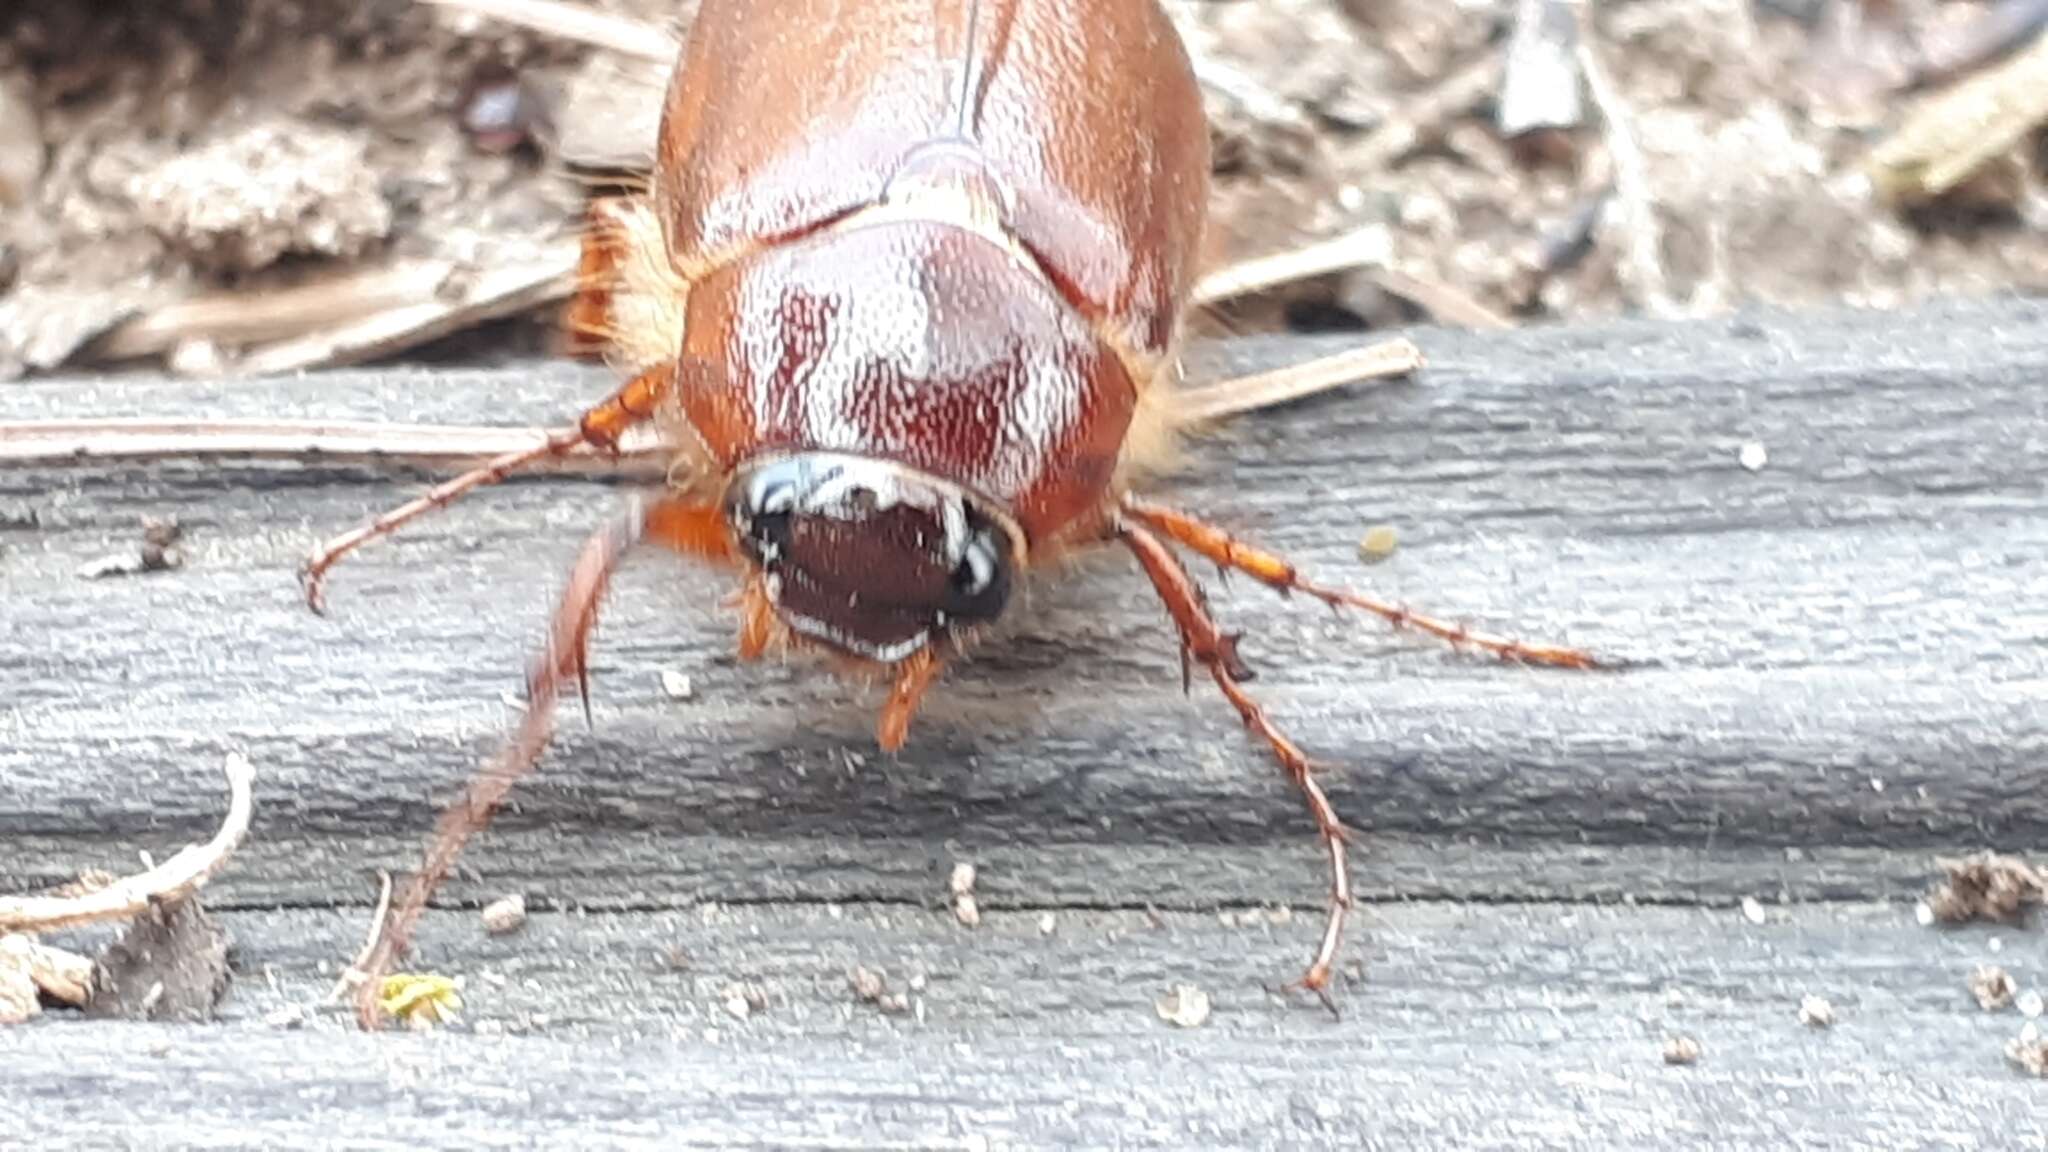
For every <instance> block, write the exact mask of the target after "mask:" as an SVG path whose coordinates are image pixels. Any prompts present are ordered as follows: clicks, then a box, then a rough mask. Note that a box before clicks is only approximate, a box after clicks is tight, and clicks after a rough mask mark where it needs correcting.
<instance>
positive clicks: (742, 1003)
mask: <svg viewBox="0 0 2048 1152" xmlns="http://www.w3.org/2000/svg"><path fill="white" fill-rule="evenodd" d="M725 1011H726V1015H728V1016H731V1017H732V1018H733V1019H735V1020H745V1019H746V1018H747V1017H749V1016H751V1015H753V1014H754V1006H753V1005H751V1004H749V1003H747V998H746V997H745V996H742V995H740V994H739V993H737V992H734V993H730V994H729V995H727V996H726V998H725Z"/></svg>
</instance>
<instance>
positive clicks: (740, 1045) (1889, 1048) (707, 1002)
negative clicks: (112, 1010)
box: [0, 903, 2048, 1149]
mask: <svg viewBox="0 0 2048 1152" xmlns="http://www.w3.org/2000/svg"><path fill="white" fill-rule="evenodd" d="M835 913H836V914H835ZM225 919H226V922H227V924H228V927H229V930H230V931H231V932H232V933H233V934H234V935H235V937H236V938H237V939H238V940H240V941H242V945H241V948H242V953H241V956H240V966H241V969H242V976H241V980H240V984H239V985H238V987H237V989H236V991H235V992H234V994H233V998H232V1000H231V1004H232V1015H231V1019H230V1021H229V1022H227V1023H225V1024H223V1025H221V1026H218V1027H212V1028H200V1027H187V1028H166V1027H158V1026H152V1025H126V1026H118V1027H110V1026H105V1025H87V1024H81V1023H78V1022H75V1021H47V1022H45V1023H42V1024H38V1025H36V1026H33V1027H29V1028H23V1029H15V1030H10V1031H4V1032H0V1058H4V1059H5V1061H6V1068H7V1070H8V1077H7V1080H6V1083H5V1085H4V1087H0V1107H15V1108H18V1110H19V1114H20V1115H21V1116H23V1117H24V1118H25V1119H26V1121H27V1123H26V1126H25V1131H23V1130H21V1129H17V1132H20V1133H21V1134H22V1135H23V1137H24V1138H25V1139H26V1140H27V1141H28V1143H29V1144H30V1145H31V1146H37V1144H38V1142H40V1146H45V1147H79V1146H100V1145H102V1144H106V1145H113V1146H125V1147H163V1148H170V1147H267V1148H275V1147H335V1146H346V1147H358V1148H369V1147H376V1148H418V1147H423V1146H425V1147H442V1148H504V1147H535V1146H541V1147H548V1148H600V1147H601V1148H621V1147H624V1148H636V1147H648V1148H675V1147H707V1148H710V1147H716V1148H730V1147H747V1148H792V1147H801V1148H815V1147H830V1148H842V1147H887V1148H906V1147H925V1148H955V1149H966V1148H1018V1147H1038V1148H1055V1147H1110V1146H1117V1147H1142V1148H1190V1147H1204V1148H1328V1147H1375V1148H1389V1149H1392V1148H1416V1147H1456V1148H1461V1149H1462V1148H1492V1149H1526V1148H1532V1147H1541V1148H1572V1149H1583V1148H1615V1149H1639V1148H1672V1147H1720V1148H1794V1147H1804V1148H1822V1147H1835V1148H1862V1149H1868V1148H1914V1149H1918V1148H1927V1147H1946V1148H1981V1149H2016V1148H2039V1147H2042V1146H2043V1142H2044V1140H2048V1122H2044V1120H2043V1118H2042V1114H2041V1108H2040V1104H2039V1102H2040V1096H2041V1093H2042V1091H2043V1085H2042V1084H2041V1083H2040V1082H2038V1081H2034V1080H2029V1079H2025V1078H2022V1077H2020V1076H2018V1075H2016V1074H2014V1073H2012V1072H2011V1071H2009V1070H2008V1069H2007V1068H2006V1067H2005V1066H2004V1063H2003V1057H2002V1055H2001V1050H2002V1048H2003V1046H2004V1044H2005V1043H2006V1041H2007V1040H2009V1039H2010V1038H2011V1037H2012V1036H2013V1035H2014V1034H2015V1033H2016V1032H2017V1031H2018V1030H2019V1028H2020V1025H2021V1020H2020V1017H2019V1015H2018V1013H2017V1012H2015V1011H2014V1010H2012V1009H2011V1008H2007V1009H2005V1010H2004V1011H2002V1012H1998V1013H1987V1012H1984V1011H1982V1010H1981V1009H1979V1008H1978V1007H1977V1005H1976V1003H1975V1002H1974V1001H1972V1000H1971V998H1970V995H1969V993H1968V991H1967V990H1966V989H1965V987H1964V981H1965V978H1966V977H1967V975H1968V973H1969V972H1970V970H1971V968H1972V967H1973V966H1974V965H1975V964H1977V963H1981V962H1983V961H1985V960H1987V959H1991V960H2004V961H2006V962H2007V963H2009V964H2011V965H2012V967H2013V970H2014V972H2015V974H2016V975H2018V976H2019V977H2021V978H2023V979H2027V980H2030V981H2034V980H2038V979H2040V974H2041V973H2042V971H2043V966H2042V964H2041V963H2040V959H2041V958H2040V955H2039V950H2038V949H2034V950H2033V951H2032V953H2031V959H2028V960H2026V961H2025V962H2024V963H2022V962H2019V961H2018V960H2017V958H2016V956H2015V955H2014V954H2015V953H2017V952H2019V951H2021V949H2022V948H2023V947H2027V946H2026V945H2024V944H2023V938H2022V937H2021V936H2019V935H2017V934H2015V933H2013V932H2010V931H2006V932H1993V931H1990V930H1988V929H1969V930H1963V931H1956V932H1930V931H1927V930H1924V929H1921V928H1920V927H1918V926H1917V925H1916V924H1914V922H1913V917H1912V915H1911V912H1910V910H1908V909H1904V908H1900V907H1883V906H1870V905H1841V904H1828V905H1806V906H1801V907H1796V908H1792V909H1788V910H1784V911H1777V910H1774V911H1773V913H1772V915H1771V917H1770V918H1769V919H1768V920H1767V921H1766V922H1765V923H1764V924H1762V925H1752V924H1750V923H1749V922H1747V921H1746V920H1744V919H1743V917H1742V916H1741V914H1740V913H1738V912H1734V911H1703V910H1699V909H1678V908H1636V909H1624V908H1588V907H1584V906H1563V905H1512V906H1489V905H1472V906H1452V905H1448V904H1436V903H1421V904H1400V905H1391V906H1383V907H1378V908H1375V909H1373V910H1372V911H1371V912H1370V913H1369V914H1368V915H1367V917H1366V920H1367V922H1368V923H1369V924H1370V926H1371V928H1372V937H1371V939H1372V941H1373V943H1372V945H1371V948H1370V951H1371V954H1372V955H1371V968H1370V974H1369V978H1368V980H1367V982H1365V983H1363V984H1359V985H1358V986H1356V987H1355V988H1354V989H1353V991H1352V993H1351V995H1350V996H1349V1005H1350V1010H1349V1012H1348V1014H1347V1015H1346V1017H1345V1018H1344V1020H1343V1021H1342V1022H1338V1023H1333V1022H1332V1021H1331V1020H1330V1018H1329V1017H1328V1016H1327V1015H1325V1014H1324V1013H1323V1012H1322V1011H1321V1010H1320V1009H1318V1008H1309V1007H1304V1006H1301V1005H1299V1004H1295V1005H1293V1006H1291V1007H1290V1006H1288V1005H1286V1004H1283V1003H1282V1002H1281V1001H1279V1000H1278V999H1277V998H1274V997H1272V996H1269V995H1267V994H1265V993H1263V992H1261V991H1260V990H1259V986H1260V984H1262V983H1263V982H1265V981H1266V980H1267V979H1268V978H1269V977H1270V976H1271V975H1272V973H1271V967H1272V964H1273V962H1274V958H1275V956H1276V955H1279V954H1285V953H1287V952H1288V951H1289V948H1290V947H1291V946H1292V945H1294V944H1295V943H1296V942H1297V941H1296V937H1298V936H1299V935H1300V934H1301V933H1302V931H1303V930H1304V929H1305V928H1306V927H1308V926H1309V925H1308V923H1307V918H1306V917H1303V916H1300V915H1296V916H1295V917H1294V918H1293V920H1292V921H1291V922H1290V923H1285V924H1278V925H1276V924H1273V923H1271V922H1270V920H1269V919H1268V917H1266V916H1264V915H1260V914H1247V915H1245V916H1243V917H1241V918H1235V919H1234V921H1233V922H1232V923H1230V924H1225V923H1223V922H1221V921H1219V919H1218V918H1217V917H1215V916H1209V915H1200V914H1195V913H1168V914H1164V915H1163V916H1161V917H1160V918H1159V919H1158V921H1157V922H1156V923H1155V922H1154V921H1151V920H1149V919H1148V918H1147V917H1146V916H1145V915H1144V914H1143V913H1139V912H1113V913H1102V912H1072V911H1066V912H1061V913H1059V914H1058V916H1057V918H1056V920H1055V923H1054V927H1053V931H1052V932H1051V933H1050V934H1046V933H1043V932H1041V930H1040V925H1039V922H1038V917H1037V916H1036V915H1035V914H1029V913H1026V914H1003V913H997V914H994V915H991V916H989V917H988V918H986V919H985V920H984V921H983V922H982V925H981V927H980V928H979V929H977V930H975V931H972V932H970V931H968V930H966V929H964V928H961V927H960V926H959V925H957V924H955V923H954V922H953V920H952V918H951V917H950V916H948V915H946V914H943V913H928V912H924V911H921V910H906V909H902V908H882V907H876V906H872V905H868V906H863V905H847V906H845V907H843V908H837V909H836V910H835V909H832V908H826V907H820V906H812V907H806V908H790V907H787V906H774V907H751V908H725V909H722V910H719V911H718V912H716V913H713V914H709V915H707V914H704V913H703V912H701V911H698V910H689V911H677V912H661V913H649V914H632V915H608V914H605V915H595V916H588V917H580V916H542V917H536V918H535V919H534V920H533V921H532V922H530V923H529V925H528V928H527V930H526V931H525V932H524V933H522V934H521V935H519V936H514V937H507V938H496V939H494V938H490V937H487V936H485V935H484V934H483V932H482V930H481V928H480V927H479V925H478V923H477V920H476V918H475V916H474V915H473V914H472V915H463V916H458V915H456V914H453V913H449V914H440V915H437V916H435V917H433V918H431V919H430V921H429V926H428V931H427V933H426V934H425V940H424V946H425V947H426V948H427V949H429V950H430V951H431V952H432V953H434V954H436V955H438V956H441V957H444V958H456V957H459V963H460V965H461V966H462V969H463V971H464V973H465V975H466V976H467V977H468V982H469V995H468V1001H469V1003H468V1013H469V1018H468V1019H467V1020H466V1021H465V1027H466V1028H470V1029H476V1028H481V1029H483V1032H484V1034H483V1035H478V1034H476V1033H474V1032H466V1033H462V1034H443V1035H438V1036H431V1037H410V1036H405V1035H403V1034H400V1035H385V1036H379V1037H366V1036H363V1035H361V1034H359V1033H355V1032H353V1031H351V1030H350V1026H349V1025H348V1024H347V1022H346V1021H345V1019H344V1018H343V1017H342V1015H341V1014H340V1013H339V1012H318V1011H316V1012H315V1013H313V1014H312V1015H311V1016H310V1017H309V1018H306V1019H305V1020H304V1021H303V1022H302V1023H301V1024H299V1025H297V1026H296V1028H294V1029H292V1030H286V1029H285V1028H283V1027H281V1026H279V1025H277V1024H275V1023H268V1024H267V1023H265V1022H264V1017H266V1016H270V1015H272V1014H273V1013H278V1012H280V1010H286V1011H288V1010H290V1009H291V1008H293V1007H295V1006H302V1005H306V1004H309V1003H317V1002H318V1001H319V1000H320V999H321V998H323V997H324V995H325V994H326V991H327V988H328V986H329V984H331V983H332V979H333V978H332V976H331V974H329V973H331V972H332V971H333V969H334V968H335V967H336V966H337V965H339V964H340V963H342V962H343V960H342V959H341V957H343V956H345V955H346V954H347V953H348V952H349V951H350V950H351V948H352V947H353V943H352V941H353V938H354V937H355V936H356V935H357V934H358V932H359V931H360V929H361V927H362V917H361V915H360V913H357V914H353V915H347V914H343V913H340V912H335V911H302V910H292V911H282V912H245V913H235V914H230V915H229V916H227V917H226V918H225ZM1994 937H1996V938H2001V939H2002V940H2003V941H2004V948H2003V950H2002V951H1999V952H1994V951H1992V950H1991V941H1992V939H1993V938H1994ZM676 946H680V947H683V948H686V949H687V961H686V965H687V966H685V967H681V968H678V967H677V966H676V963H675V961H673V960H672V959H670V957H669V956H668V955H667V953H666V950H667V949H668V948H671V947H676ZM857 965H858V966H865V967H868V968H870V969H876V970H880V971H882V972H883V973H884V974H885V977H886V979H887V981H888V983H889V986H890V987H891V988H892V989H893V990H895V991H897V992H901V993H904V994H906V997H907V1000H908V1002H909V1007H910V1010H909V1011H908V1012H905V1013H903V1014H900V1015H890V1014H884V1013H883V1012H882V1011H880V1010H879V1009H877V1008H876V1007H874V1006H873V1005H870V1004H867V1003H863V1002H861V1001H859V1000H858V999H857V998H856V997H855V996H854V994H853V992H852V990H851V988H850V986H849V981H848V977H847V974H848V972H849V970H851V969H852V968H853V967H855V966H857ZM323 967H324V969H325V971H324V972H323V970H322V969H323ZM913 980H918V981H919V983H920V984H921V986H917V987H914V986H913V983H912V982H913ZM1180 981H1191V982H1194V983H1196V984H1198V985H1199V986H1201V987H1202V988H1204V989H1206V990H1208V991H1209V993H1210V994H1211V995H1212V996H1213V997H1214V1003H1213V1007H1212V1013H1211V1016H1210V1018H1209V1020H1208V1021H1207V1023H1205V1024H1204V1025H1202V1026H1201V1027H1199V1028H1196V1029H1190V1030H1183V1029H1179V1028H1175V1027H1172V1026H1170V1025H1168V1024H1166V1023H1164V1022H1163V1021H1161V1020H1160V1019H1159V1017H1158V1015H1157V1013H1156V1011H1155V1010H1154V1007H1153V1000H1154V999H1155V998H1156V997H1157V996H1159V995H1160V994H1161V993H1162V992H1163V991H1165V990H1166V989H1167V988H1168V987H1169V986H1171V985H1172V984H1173V983H1176V982H1180ZM743 983H752V984H754V985H755V986H756V987H757V988H758V990H759V994H760V999H761V1001H762V1004H763V1006H762V1007H761V1008H759V1009H752V1010H749V1011H748V1013H747V1015H746V1017H745V1018H744V1019H740V1018H737V1017H735V1016H734V1015H733V1014H732V1013H731V1012H730V1011H728V1010H727V1009H726V1007H725V1006H724V1002H725V1000H726V999H727V998H728V997H729V996H730V995H731V994H732V991H733V987H734V985H736V984H743ZM1805 995H1821V996H1825V997H1826V998H1827V999H1828V1000H1829V1003H1830V1005H1831V1006H1832V1007H1833V1009H1834V1012H1835V1024H1834V1025H1833V1027H1831V1028H1828V1029H1825V1030H1821V1029H1815V1028H1812V1027H1809V1026H1807V1025H1806V1024H1803V1023H1801V1022H1800V1020H1799V1016H1798V1009H1799V1002H1800V999H1801V997H1802V996H1805ZM1677 1035H1685V1036H1689V1037H1692V1038H1694V1039H1695V1040H1696V1041H1697V1042H1698V1043H1699V1045H1700V1048H1701V1056H1700V1059H1699V1061H1698V1063H1696V1064H1693V1065H1691V1066H1689V1067H1673V1066H1669V1065H1666V1064H1665V1063H1664V1060H1663V1056H1662V1050H1663V1047H1664V1044H1665V1042H1666V1039H1667V1038H1668V1037H1671V1036H1677Z"/></svg>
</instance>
